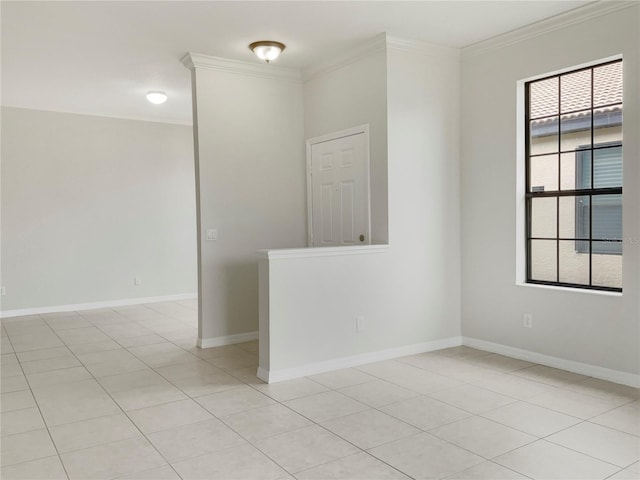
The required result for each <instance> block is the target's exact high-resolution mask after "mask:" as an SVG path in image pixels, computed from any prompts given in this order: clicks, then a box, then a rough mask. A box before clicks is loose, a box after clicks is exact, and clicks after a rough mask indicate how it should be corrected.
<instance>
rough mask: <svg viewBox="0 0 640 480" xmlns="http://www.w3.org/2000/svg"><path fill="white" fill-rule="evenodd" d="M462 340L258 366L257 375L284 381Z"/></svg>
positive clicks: (435, 341) (271, 380)
mask: <svg viewBox="0 0 640 480" xmlns="http://www.w3.org/2000/svg"><path fill="white" fill-rule="evenodd" d="M461 341H462V338H461V337H450V338H443V339H442V340H434V341H431V342H424V343H416V344H413V345H407V346H404V347H398V348H390V349H388V350H378V351H376V352H368V353H362V354H360V355H353V356H350V357H343V358H337V359H334V360H326V361H322V362H315V363H307V364H305V365H300V366H298V367H292V368H283V369H280V370H266V369H264V368H262V367H260V368H258V373H257V375H258V378H259V379H260V380H263V381H265V382H267V383H275V382H282V381H283V380H291V379H294V378H300V377H306V376H308V375H316V374H318V373H325V372H330V371H333V370H340V369H342V368H350V367H357V366H358V365H364V364H366V363H373V362H380V361H382V360H390V359H393V358H398V357H404V356H406V355H415V354H416V353H424V352H431V351H433V350H440V349H441V348H448V347H456V346H458V345H460V344H461Z"/></svg>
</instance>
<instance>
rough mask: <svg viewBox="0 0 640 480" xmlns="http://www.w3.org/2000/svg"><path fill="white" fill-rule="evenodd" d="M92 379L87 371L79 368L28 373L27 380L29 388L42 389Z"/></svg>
mask: <svg viewBox="0 0 640 480" xmlns="http://www.w3.org/2000/svg"><path fill="white" fill-rule="evenodd" d="M91 378H93V377H92V376H91V373H89V371H88V370H87V369H86V368H84V367H82V366H80V367H71V368H63V369H60V370H53V371H51V372H40V373H29V374H27V380H29V384H30V385H31V388H34V389H35V388H43V387H47V386H50V385H62V384H65V383H75V382H80V381H83V380H90V379H91Z"/></svg>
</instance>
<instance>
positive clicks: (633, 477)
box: [607, 463, 640, 480]
mask: <svg viewBox="0 0 640 480" xmlns="http://www.w3.org/2000/svg"><path fill="white" fill-rule="evenodd" d="M638 478H640V467H638V463H634V464H633V465H631V466H630V467H627V468H623V469H622V470H620V471H619V472H618V473H616V474H615V475H613V476H611V477H609V478H608V479H607V480H638Z"/></svg>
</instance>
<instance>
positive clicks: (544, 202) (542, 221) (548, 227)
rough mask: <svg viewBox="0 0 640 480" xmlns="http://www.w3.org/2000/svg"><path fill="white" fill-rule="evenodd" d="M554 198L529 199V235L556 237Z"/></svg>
mask: <svg viewBox="0 0 640 480" xmlns="http://www.w3.org/2000/svg"><path fill="white" fill-rule="evenodd" d="M556 202H557V200H556V198H555V197H551V198H532V199H531V236H532V237H537V238H556V218H557V213H558V212H557V206H556Z"/></svg>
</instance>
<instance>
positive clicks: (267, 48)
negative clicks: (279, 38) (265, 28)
mask: <svg viewBox="0 0 640 480" xmlns="http://www.w3.org/2000/svg"><path fill="white" fill-rule="evenodd" d="M285 48H286V45H285V44H284V43H280V42H274V41H272V40H262V41H260V42H253V43H252V44H251V45H249V49H250V50H251V51H252V52H253V53H255V54H256V56H257V57H258V58H259V59H260V60H264V61H265V62H267V63H269V62H271V61H272V60H275V59H276V58H278V57H279V56H280V54H281V53H282V51H283V50H284V49H285Z"/></svg>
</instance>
